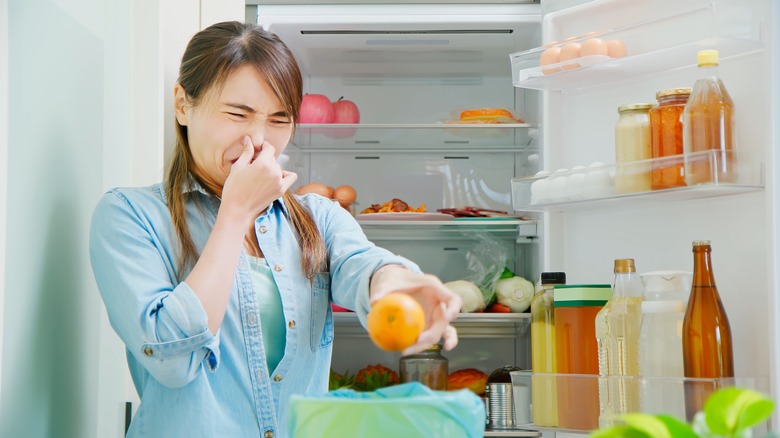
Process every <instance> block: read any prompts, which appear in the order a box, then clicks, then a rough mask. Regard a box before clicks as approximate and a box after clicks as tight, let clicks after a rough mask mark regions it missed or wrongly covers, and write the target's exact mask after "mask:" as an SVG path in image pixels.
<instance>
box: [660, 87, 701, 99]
mask: <svg viewBox="0 0 780 438" xmlns="http://www.w3.org/2000/svg"><path fill="white" fill-rule="evenodd" d="M691 90H692V89H691V87H680V88H667V89H665V90H661V91H659V92H657V93H655V98H656V99H660V98H662V97H667V96H690V94H691Z"/></svg>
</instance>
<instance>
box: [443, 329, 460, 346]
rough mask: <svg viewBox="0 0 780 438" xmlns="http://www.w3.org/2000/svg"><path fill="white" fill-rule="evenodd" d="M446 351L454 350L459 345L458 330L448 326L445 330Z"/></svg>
mask: <svg viewBox="0 0 780 438" xmlns="http://www.w3.org/2000/svg"><path fill="white" fill-rule="evenodd" d="M443 338H444V349H445V350H447V351H450V350H452V349H453V348H455V347H456V346H457V345H458V330H456V329H455V327H453V326H451V325H448V326H447V328H446V329H445V330H444V336H443Z"/></svg>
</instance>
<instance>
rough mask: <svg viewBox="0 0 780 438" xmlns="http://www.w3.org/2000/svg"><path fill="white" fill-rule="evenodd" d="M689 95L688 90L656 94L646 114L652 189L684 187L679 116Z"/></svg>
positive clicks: (681, 127) (670, 90) (662, 91)
mask: <svg viewBox="0 0 780 438" xmlns="http://www.w3.org/2000/svg"><path fill="white" fill-rule="evenodd" d="M690 94H691V88H690V87H688V88H669V89H666V90H661V91H659V92H657V93H656V94H655V97H656V99H657V100H658V105H656V106H655V107H653V108H651V109H650V112H649V113H650V144H651V149H652V156H653V170H652V182H651V188H652V189H653V190H661V189H669V188H672V187H680V186H684V185H685V169H684V160H683V157H682V154H683V126H682V114H683V111H684V109H685V104H686V103H687V102H688V96H690ZM665 157H673V158H667V159H663V158H665Z"/></svg>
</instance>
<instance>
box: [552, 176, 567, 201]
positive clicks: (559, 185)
mask: <svg viewBox="0 0 780 438" xmlns="http://www.w3.org/2000/svg"><path fill="white" fill-rule="evenodd" d="M568 171H569V169H558V170H556V171H555V172H554V173H553V175H552V177H551V179H550V189H549V190H550V198H552V201H553V202H562V201H565V200H566V199H568V196H567V195H566V181H567V180H568V179H569V178H568V176H566V172H568Z"/></svg>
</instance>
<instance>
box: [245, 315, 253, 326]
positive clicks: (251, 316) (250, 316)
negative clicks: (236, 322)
mask: <svg viewBox="0 0 780 438" xmlns="http://www.w3.org/2000/svg"><path fill="white" fill-rule="evenodd" d="M246 321H247V322H248V323H249V325H255V314H254V313H253V312H249V313H248V314H247V315H246Z"/></svg>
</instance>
